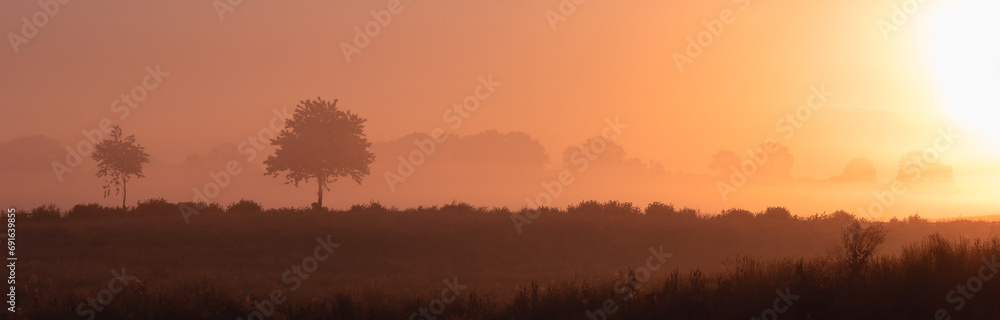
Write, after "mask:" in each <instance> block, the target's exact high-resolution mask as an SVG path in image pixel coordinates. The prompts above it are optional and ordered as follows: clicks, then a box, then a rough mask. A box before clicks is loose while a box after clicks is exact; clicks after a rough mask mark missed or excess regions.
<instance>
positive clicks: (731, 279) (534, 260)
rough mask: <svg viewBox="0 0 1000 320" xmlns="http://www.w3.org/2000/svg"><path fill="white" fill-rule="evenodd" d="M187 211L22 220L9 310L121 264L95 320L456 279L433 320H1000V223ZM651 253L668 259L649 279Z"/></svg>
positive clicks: (43, 315)
mask: <svg viewBox="0 0 1000 320" xmlns="http://www.w3.org/2000/svg"><path fill="white" fill-rule="evenodd" d="M189 205H191V206H195V204H189ZM177 206H178V204H176V203H169V202H167V201H165V200H162V199H152V200H145V201H141V202H140V203H139V204H138V205H137V206H135V207H134V208H128V209H122V208H109V207H103V206H101V205H97V204H89V205H77V206H74V207H73V208H70V209H69V210H65V211H63V210H61V209H59V208H56V207H55V206H42V207H39V208H35V209H33V210H28V211H27V212H26V213H25V214H22V215H21V216H19V220H18V223H19V225H18V235H19V241H20V243H19V247H18V253H19V254H20V255H21V257H20V258H19V264H20V268H18V271H20V272H19V278H18V281H19V284H20V288H21V290H22V291H21V293H19V295H18V299H19V300H18V305H19V307H20V310H19V311H18V313H17V314H16V316H17V317H23V318H26V319H86V318H87V317H86V316H81V315H80V314H79V312H78V309H79V307H80V305H81V304H82V303H86V301H87V299H88V298H93V297H94V296H95V295H96V294H97V292H98V291H99V290H101V289H102V288H106V287H107V282H108V280H109V279H111V278H112V274H111V271H112V270H121V269H122V268H124V269H125V270H127V272H128V274H130V275H134V276H135V280H134V281H131V282H130V283H129V284H128V285H127V286H125V288H124V289H123V290H122V291H121V293H119V294H116V295H115V296H114V297H113V299H112V301H110V302H109V303H108V304H107V305H106V306H104V307H103V308H102V309H101V310H100V311H99V312H96V317H95V318H96V319H237V317H242V318H243V319H247V317H248V315H249V314H251V312H253V311H255V310H261V307H259V306H258V305H259V304H260V301H267V300H268V295H269V294H270V293H271V292H272V291H274V290H276V289H277V290H282V291H283V293H284V296H285V297H286V299H285V300H283V302H282V303H278V304H272V306H271V307H270V308H267V307H265V308H264V309H267V310H268V311H269V312H267V314H268V316H267V317H266V318H267V319H423V318H427V319H430V318H429V317H425V316H423V315H420V311H421V309H422V308H424V309H427V308H428V306H429V305H430V306H432V307H433V306H434V305H433V304H432V301H434V300H435V299H439V298H440V297H441V295H442V293H441V292H442V290H443V289H447V286H446V285H447V284H446V283H445V282H446V281H454V280H456V279H457V283H459V284H460V285H461V286H465V289H464V290H462V291H461V293H460V294H458V295H457V298H456V299H455V300H454V301H451V302H449V303H447V304H446V305H443V306H444V308H443V311H442V312H441V313H440V314H439V315H435V317H436V318H439V319H588V318H594V319H605V318H606V319H751V318H761V317H764V318H769V317H770V315H769V310H770V312H773V314H774V315H776V316H777V318H778V319H935V317H936V316H937V315H936V313H941V312H944V313H945V315H946V316H948V317H950V319H996V318H1000V303H996V301H1000V280H996V281H990V280H989V279H987V277H984V276H983V275H984V272H986V275H988V274H990V271H992V272H996V270H994V269H991V268H994V267H993V265H992V264H991V262H992V261H993V259H997V258H1000V257H997V255H998V254H1000V239H998V238H996V237H994V228H996V227H997V224H996V223H994V222H985V221H968V220H953V221H936V222H930V221H927V220H924V219H921V218H920V217H919V216H916V215H915V216H912V217H910V218H907V219H903V220H896V219H893V220H891V221H881V222H874V221H865V220H863V219H858V218H857V217H854V216H852V215H851V214H850V213H847V212H843V211H837V212H833V213H830V214H813V215H806V216H803V215H793V214H792V213H791V212H788V210H785V209H784V208H781V207H772V208H767V209H765V210H762V211H760V212H752V211H748V210H742V209H731V210H725V211H723V212H720V213H715V214H708V213H704V212H699V211H698V210H694V209H688V208H675V207H673V206H672V205H669V204H662V203H654V204H650V205H649V206H647V207H646V208H638V207H636V206H634V205H633V204H631V203H622V202H616V201H608V202H597V201H585V202H581V203H579V204H576V205H572V206H569V207H567V208H538V209H535V210H538V211H539V212H538V213H540V214H539V216H538V218H537V219H534V220H533V221H532V223H531V224H530V225H529V226H527V227H526V228H525V229H524V232H523V233H522V234H518V233H517V232H516V230H515V227H514V223H512V219H511V215H512V214H528V213H532V212H529V210H528V209H522V210H518V211H512V210H510V209H507V208H482V207H475V206H473V205H470V204H467V203H451V204H447V205H443V206H434V207H418V208H409V209H397V208H391V207H385V206H383V205H381V204H379V203H377V202H372V203H368V204H360V205H355V206H352V207H351V208H350V209H348V210H343V211H341V210H327V209H322V208H274V209H264V208H261V206H260V205H258V204H256V203H254V202H253V201H249V200H242V201H240V202H236V203H233V204H230V205H220V204H198V206H197V207H199V208H202V209H201V210H200V213H199V214H198V215H196V216H192V219H191V222H190V223H185V221H184V219H183V218H182V217H181V215H180V213H179V211H178V208H177ZM327 236H329V237H330V239H332V240H333V241H334V242H337V243H339V244H340V245H341V246H340V247H339V248H337V250H336V251H335V252H333V253H331V254H330V258H329V259H328V260H324V261H321V262H319V264H318V266H317V267H316V268H315V271H314V272H313V273H311V274H309V277H308V278H304V277H303V278H302V279H301V285H300V286H298V287H297V288H296V289H295V290H291V289H290V285H289V283H288V282H286V281H284V279H283V272H284V271H286V270H288V269H289V268H291V267H293V266H296V265H299V264H302V261H303V258H306V257H310V256H313V254H314V248H315V247H316V241H317V240H316V239H317V238H318V237H322V238H325V237H327ZM659 246H663V248H664V251H666V252H670V253H672V256H671V257H670V258H669V259H667V260H666V262H665V263H664V264H663V268H659V269H658V270H656V271H655V272H651V273H649V275H648V277H646V276H645V275H640V274H638V273H637V272H636V271H637V270H638V268H640V267H641V266H643V265H644V264H645V263H646V261H647V257H648V256H649V250H650V248H658V247H659ZM984 270H986V271H984ZM973 278H977V279H979V280H978V285H977V284H976V283H977V282H976V281H973V280H972V279H973ZM989 278H990V279H992V277H989ZM998 279H1000V278H998ZM959 286H961V287H959ZM973 289H975V290H974V291H973ZM609 301H610V302H609ZM608 306H612V307H611V308H609V307H608ZM414 314H416V316H413V315H414ZM12 315H13V314H11V313H3V314H2V315H0V318H12Z"/></svg>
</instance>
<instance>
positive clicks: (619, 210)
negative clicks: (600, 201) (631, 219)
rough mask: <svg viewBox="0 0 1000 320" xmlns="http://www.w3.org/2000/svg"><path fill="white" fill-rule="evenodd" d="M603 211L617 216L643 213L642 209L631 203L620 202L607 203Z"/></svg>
mask: <svg viewBox="0 0 1000 320" xmlns="http://www.w3.org/2000/svg"><path fill="white" fill-rule="evenodd" d="M602 209H603V210H604V213H607V214H610V215H616V216H624V215H639V214H640V213H642V209H639V207H636V206H635V205H634V204H632V203H631V202H619V201H616V200H611V201H608V202H605V203H604V205H603V206H602Z"/></svg>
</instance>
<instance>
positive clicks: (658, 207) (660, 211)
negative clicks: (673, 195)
mask: <svg viewBox="0 0 1000 320" xmlns="http://www.w3.org/2000/svg"><path fill="white" fill-rule="evenodd" d="M676 214H677V212H676V211H674V205H672V204H663V203H660V202H653V203H650V204H649V205H647V206H646V215H647V216H673V215H676Z"/></svg>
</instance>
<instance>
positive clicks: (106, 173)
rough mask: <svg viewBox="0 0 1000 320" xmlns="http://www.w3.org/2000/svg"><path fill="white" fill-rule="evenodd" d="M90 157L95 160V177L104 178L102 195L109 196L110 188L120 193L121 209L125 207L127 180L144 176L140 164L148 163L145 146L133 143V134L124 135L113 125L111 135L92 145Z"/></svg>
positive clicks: (120, 129) (119, 128)
mask: <svg viewBox="0 0 1000 320" xmlns="http://www.w3.org/2000/svg"><path fill="white" fill-rule="evenodd" d="M91 157H93V158H94V160H96V161H97V168H98V170H97V177H98V178H105V185H104V197H105V198H107V197H108V196H110V195H111V191H112V189H113V190H114V192H115V195H117V194H118V193H121V194H122V209H125V197H126V196H127V195H128V189H127V188H126V186H127V184H128V181H129V180H131V179H132V177H133V176H134V177H135V178H142V177H145V176H143V175H142V166H143V165H145V164H146V163H149V154H148V153H146V151H145V148H143V147H142V146H141V145H138V144H136V143H135V136H134V135H129V136H128V137H124V134H123V133H122V128H121V127H119V126H114V127H112V128H111V136H109V137H108V138H107V139H104V140H103V141H101V142H100V143H98V144H97V145H96V146H94V153H93V154H92V155H91Z"/></svg>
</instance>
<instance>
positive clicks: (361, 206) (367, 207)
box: [351, 201, 394, 213]
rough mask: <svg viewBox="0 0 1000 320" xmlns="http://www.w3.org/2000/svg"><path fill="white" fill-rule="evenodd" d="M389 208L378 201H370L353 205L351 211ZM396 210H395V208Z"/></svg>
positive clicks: (383, 210) (387, 209)
mask: <svg viewBox="0 0 1000 320" xmlns="http://www.w3.org/2000/svg"><path fill="white" fill-rule="evenodd" d="M389 211H391V210H390V209H389V208H386V207H385V206H383V205H382V203H379V202H378V201H370V202H368V203H367V204H356V205H352V206H351V212H366V213H371V212H389ZM393 211H394V210H393Z"/></svg>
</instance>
